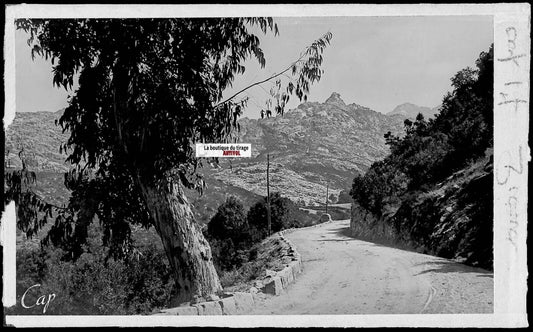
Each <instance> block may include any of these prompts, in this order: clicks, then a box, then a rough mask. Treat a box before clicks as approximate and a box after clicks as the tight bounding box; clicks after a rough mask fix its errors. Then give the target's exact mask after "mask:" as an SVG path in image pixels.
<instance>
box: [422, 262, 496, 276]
mask: <svg viewBox="0 0 533 332" xmlns="http://www.w3.org/2000/svg"><path fill="white" fill-rule="evenodd" d="M422 265H424V266H428V265H431V267H430V268H427V269H425V270H424V271H422V272H420V273H418V274H417V275H420V274H426V273H430V272H435V273H457V272H458V273H475V274H478V276H480V277H487V278H493V272H491V271H488V270H484V269H482V268H479V267H473V266H468V265H465V264H461V263H456V262H452V261H445V260H436V261H433V262H425V263H420V264H416V265H415V266H422Z"/></svg>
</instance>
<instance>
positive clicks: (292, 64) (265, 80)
mask: <svg viewBox="0 0 533 332" xmlns="http://www.w3.org/2000/svg"><path fill="white" fill-rule="evenodd" d="M304 55H305V54H304ZM304 55H302V56H300V58H299V59H298V60H296V61H294V62H293V63H291V64H290V66H288V67H287V68H286V69H284V70H282V71H280V72H279V73H277V74H274V75H272V76H270V77H268V78H266V79H264V80H262V81H259V82H255V83H253V84H250V85H248V86H247V87H245V88H243V89H241V90H240V91H239V92H237V93H235V94H234V95H233V96H231V97H229V98H227V99H226V100H224V101H221V102H220V103H218V104H216V105H215V108H217V107H219V106H220V105H223V104H225V103H227V102H228V101H230V100H232V99H233V98H235V97H236V96H238V95H239V94H241V93H243V92H244V91H246V90H249V89H250V88H252V87H254V86H256V85H260V84H263V83H265V82H268V81H270V80H271V79H274V78H276V77H278V76H280V75H283V74H284V73H286V72H287V71H289V70H290V69H291V68H292V67H293V66H294V65H295V64H297V63H298V62H300V61H302V58H303V57H304Z"/></svg>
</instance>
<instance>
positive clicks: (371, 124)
mask: <svg viewBox="0 0 533 332" xmlns="http://www.w3.org/2000/svg"><path fill="white" fill-rule="evenodd" d="M239 123H240V126H241V133H240V141H241V142H243V143H251V144H252V157H253V158H252V159H240V160H234V161H232V169H230V167H228V165H225V164H224V163H226V161H225V160H222V165H223V166H224V167H223V168H222V169H221V170H220V171H219V172H218V173H217V174H215V176H216V178H217V179H219V180H221V181H225V182H227V183H230V184H231V185H234V186H238V187H242V188H247V189H248V190H250V191H252V192H254V193H256V194H260V195H264V191H265V188H266V177H265V176H266V173H265V172H266V166H267V160H266V159H267V158H266V157H267V154H270V172H271V185H272V186H273V188H275V190H277V191H280V192H283V194H284V196H287V197H289V198H290V199H292V200H294V201H300V200H303V201H305V202H306V204H315V203H322V202H323V197H324V194H325V192H326V183H327V182H329V190H330V192H331V193H333V194H334V195H335V196H337V195H338V194H339V193H340V190H341V189H345V188H347V187H349V186H350V184H351V179H353V177H354V175H356V174H361V173H364V172H365V171H366V170H367V169H368V168H369V167H370V165H371V164H372V163H373V162H374V161H376V160H379V159H381V158H383V157H385V156H386V154H387V153H388V152H389V150H388V147H387V146H386V145H385V139H384V137H383V135H384V134H385V133H387V132H388V131H390V132H392V133H393V134H395V135H399V134H401V133H402V132H403V119H401V118H398V117H390V116H387V115H385V114H381V113H378V112H375V111H373V110H371V109H369V108H367V107H364V106H361V105H358V104H355V103H352V104H346V103H345V102H344V101H343V100H342V98H341V96H340V95H339V94H338V93H335V92H334V93H332V95H331V96H330V97H329V98H328V99H327V100H326V101H325V102H324V103H318V102H306V103H303V104H300V105H299V106H298V107H297V108H295V109H292V110H288V111H287V112H286V113H285V114H284V116H276V117H271V118H265V119H258V120H255V119H248V118H243V119H240V120H239ZM236 168H238V170H235V169H236Z"/></svg>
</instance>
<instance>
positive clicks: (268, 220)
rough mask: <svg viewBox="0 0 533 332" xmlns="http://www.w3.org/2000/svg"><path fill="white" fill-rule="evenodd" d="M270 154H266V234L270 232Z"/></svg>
mask: <svg viewBox="0 0 533 332" xmlns="http://www.w3.org/2000/svg"><path fill="white" fill-rule="evenodd" d="M269 171H270V154H267V225H268V236H270V233H271V220H270V179H269Z"/></svg>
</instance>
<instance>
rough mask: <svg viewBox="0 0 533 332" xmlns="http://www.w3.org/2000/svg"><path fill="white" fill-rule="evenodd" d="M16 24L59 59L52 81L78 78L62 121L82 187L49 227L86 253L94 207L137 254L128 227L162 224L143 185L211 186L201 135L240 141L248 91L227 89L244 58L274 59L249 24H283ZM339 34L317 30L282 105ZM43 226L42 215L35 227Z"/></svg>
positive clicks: (310, 76)
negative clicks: (198, 151)
mask: <svg viewBox="0 0 533 332" xmlns="http://www.w3.org/2000/svg"><path fill="white" fill-rule="evenodd" d="M16 24H17V28H19V29H23V30H25V31H26V32H28V33H29V35H30V37H29V39H28V45H29V46H30V48H31V54H32V56H35V55H38V56H43V57H44V58H46V59H50V60H51V62H52V64H53V83H54V85H56V86H58V87H63V88H65V89H67V90H68V89H72V87H73V84H74V80H75V79H76V77H78V81H79V88H78V89H76V91H74V94H73V95H72V96H71V97H70V99H69V106H68V107H67V108H66V109H65V112H64V114H63V115H62V116H61V118H60V119H59V121H58V125H60V126H61V127H62V129H63V131H64V132H68V133H70V137H69V139H68V141H67V142H66V143H65V144H64V145H62V146H61V147H60V150H61V151H62V152H64V153H66V154H67V155H68V157H67V161H69V162H70V163H72V164H73V165H74V167H73V169H72V170H71V171H70V172H68V173H67V174H66V175H65V184H66V185H67V187H68V188H69V189H70V190H72V197H71V198H70V201H69V204H68V206H67V210H66V211H68V213H62V214H57V215H56V216H55V223H54V225H53V227H52V229H51V231H50V233H49V236H48V237H47V240H48V241H51V242H53V243H54V244H56V245H61V246H63V247H64V248H65V249H67V251H70V252H71V254H72V256H73V257H77V256H79V254H80V253H81V252H82V251H81V245H82V244H83V242H84V241H85V238H86V234H87V231H86V229H87V225H88V224H90V223H91V222H92V220H94V218H95V217H97V218H98V220H99V222H100V223H101V224H102V226H103V229H104V234H103V238H104V243H105V245H107V246H109V247H110V251H109V253H110V255H112V256H115V257H120V256H124V255H127V254H128V253H131V252H132V250H133V249H132V247H131V245H132V243H131V239H130V234H131V230H130V226H131V225H132V224H138V225H142V226H144V227H150V226H151V225H152V224H153V218H152V216H151V215H150V212H149V210H148V209H147V207H146V202H145V199H144V198H143V197H142V195H141V194H140V188H139V183H141V182H144V183H153V184H154V185H155V186H156V187H157V188H159V190H160V191H162V192H169V193H171V194H176V195H178V196H179V195H182V194H183V193H182V192H181V189H180V188H181V187H182V186H185V187H187V188H195V189H197V190H199V191H202V190H203V189H204V181H203V180H202V178H201V176H199V175H198V174H197V172H196V170H197V168H198V167H200V166H202V163H201V160H199V159H197V158H195V156H194V144H195V143H197V142H228V141H231V140H233V139H235V135H236V133H237V132H238V129H239V125H238V122H237V119H238V117H239V116H240V115H241V114H242V112H243V109H244V108H245V107H246V99H240V100H237V98H238V97H239V93H237V94H235V95H233V96H231V97H230V98H227V99H223V93H224V91H225V90H226V88H228V87H229V86H231V84H232V82H233V81H234V79H235V78H236V77H237V76H238V75H240V74H242V73H244V71H245V69H246V68H245V67H244V66H243V62H244V60H246V59H248V58H250V57H253V58H255V59H256V60H257V61H258V62H259V63H260V65H261V66H262V67H264V65H265V63H266V59H265V58H264V54H263V51H262V49H261V47H260V39H259V36H258V35H256V34H254V33H252V32H251V31H252V29H250V28H251V27H257V28H259V31H260V32H261V33H265V34H266V33H268V32H272V33H274V34H277V33H278V28H277V25H276V24H275V23H274V21H273V20H272V19H271V18H210V19H199V18H190V19H189V18H176V19H69V20H65V19H61V20H59V19H45V20H37V19H32V20H18V21H17V22H16ZM330 39H331V33H328V34H326V35H324V36H323V37H322V38H319V39H318V40H317V41H315V42H314V43H313V44H312V45H310V46H309V47H308V48H307V49H306V50H305V51H304V52H303V53H302V56H301V57H300V58H299V59H297V60H296V61H295V62H293V63H291V65H290V67H289V68H290V70H291V73H292V76H293V77H294V80H295V81H296V82H298V83H297V84H296V85H292V84H291V85H289V86H287V88H286V91H285V93H284V94H280V95H275V97H276V102H277V104H279V106H280V107H279V108H276V110H277V111H278V113H280V114H282V113H283V105H284V103H286V102H287V101H288V99H289V97H290V96H291V95H294V94H295V95H296V96H297V97H298V98H300V99H302V98H306V93H307V92H308V91H309V85H310V84H312V83H313V82H316V81H318V80H319V79H320V76H321V73H322V71H321V69H320V65H321V62H322V52H323V50H324V48H325V46H326V45H327V44H329V40H330ZM285 72H286V71H283V72H282V73H285ZM279 75H281V73H279ZM273 79H274V77H269V78H267V79H266V80H264V81H263V82H267V81H270V80H273ZM260 83H261V82H258V84H260ZM280 87H281V85H280ZM247 88H249V87H247ZM247 88H245V89H247ZM140 180H142V181H140ZM174 184H177V188H178V192H177V193H173V192H172V190H173V189H172V188H174ZM19 203H24V204H26V203H28V202H25V201H24V202H23V201H19ZM29 217H33V216H29ZM41 226H42V224H34V227H32V230H29V232H33V233H35V232H36V231H37V230H38V228H40V227H41Z"/></svg>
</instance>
